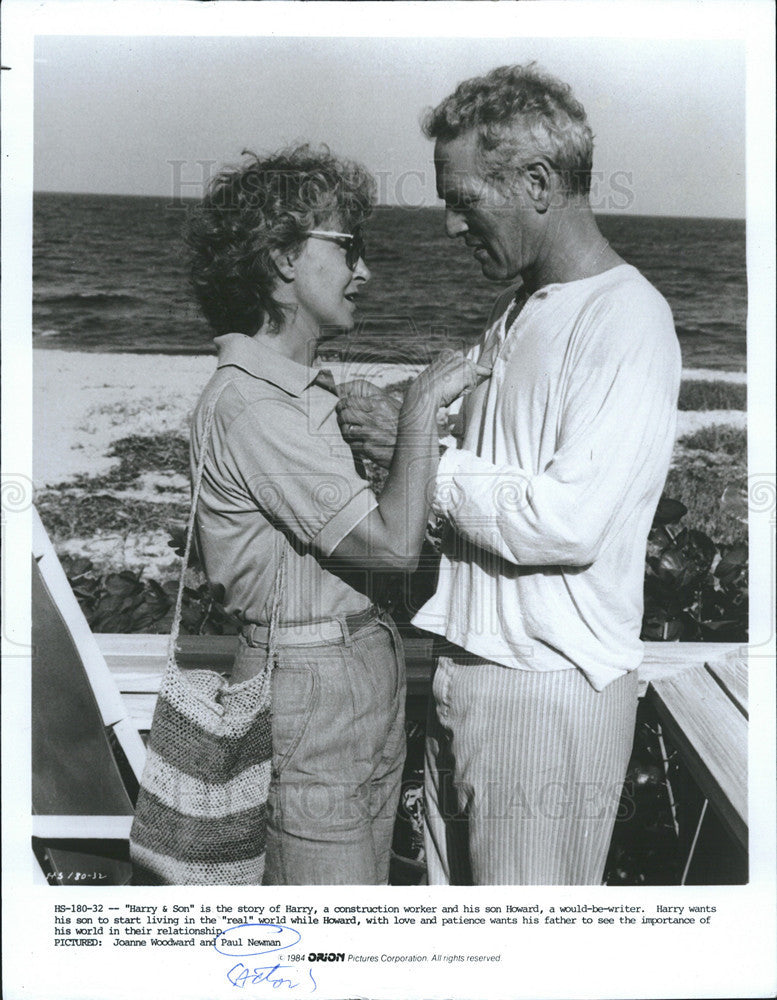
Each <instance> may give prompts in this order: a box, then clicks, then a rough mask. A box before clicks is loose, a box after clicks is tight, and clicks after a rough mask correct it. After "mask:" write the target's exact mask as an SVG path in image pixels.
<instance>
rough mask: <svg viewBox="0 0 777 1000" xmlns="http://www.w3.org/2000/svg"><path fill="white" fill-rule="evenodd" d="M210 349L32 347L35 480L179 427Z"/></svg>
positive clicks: (393, 373)
mask: <svg viewBox="0 0 777 1000" xmlns="http://www.w3.org/2000/svg"><path fill="white" fill-rule="evenodd" d="M214 366H215V358H214V357H212V356H210V355H198V356H182V355H173V356H171V355H161V354H160V355H157V354H94V353H87V352H79V351H49V350H36V351H34V352H33V441H34V450H33V481H34V483H35V486H36V487H37V488H40V487H43V486H52V485H54V484H56V483H60V482H63V481H65V480H67V479H70V478H72V477H73V476H75V475H78V474H86V475H98V474H101V473H103V472H105V471H107V470H108V469H109V468H110V467H111V466H112V465H113V464H115V462H116V459H114V458H108V457H107V455H106V452H107V451H108V449H109V448H110V445H111V443H112V442H113V441H116V440H118V439H119V438H122V437H126V436H127V435H129V434H158V433H161V432H163V431H180V432H184V431H185V430H186V428H187V426H188V418H189V414H190V413H191V411H192V409H193V407H194V405H195V403H196V402H197V398H198V396H199V394H200V392H201V390H202V388H203V386H204V385H205V383H206V382H207V381H208V378H209V377H210V375H211V373H212V372H213V369H214ZM326 367H328V368H329V369H330V370H331V371H332V373H333V375H334V377H335V381H337V382H344V381H347V380H348V379H351V378H366V379H368V380H369V381H371V382H373V383H375V384H376V385H379V386H385V385H389V384H391V383H393V382H401V381H403V380H405V379H407V378H409V377H411V376H412V375H413V374H415V373H416V372H417V371H418V370H419V368H418V366H416V365H381V364H358V363H353V364H341V363H328V364H327V365H326ZM683 379H684V380H688V381H690V380H710V381H725V382H738V383H744V382H745V381H746V375H745V374H744V373H743V372H718V371H713V370H706V369H693V370H687V371H684V372H683ZM745 418H746V415H745V413H744V412H742V411H738V410H706V411H690V412H689V411H685V412H681V413H680V414H679V419H678V428H677V436H678V437H682V436H683V435H686V434H689V433H692V432H693V431H695V430H698V429H699V428H700V427H703V426H708V425H710V424H715V423H725V424H731V425H733V426H737V427H744V426H745V423H746V419H745Z"/></svg>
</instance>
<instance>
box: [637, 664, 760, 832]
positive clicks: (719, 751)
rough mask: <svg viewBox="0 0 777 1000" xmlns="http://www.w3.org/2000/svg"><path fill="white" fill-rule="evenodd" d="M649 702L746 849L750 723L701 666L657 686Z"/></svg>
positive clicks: (719, 812)
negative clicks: (748, 733)
mask: <svg viewBox="0 0 777 1000" xmlns="http://www.w3.org/2000/svg"><path fill="white" fill-rule="evenodd" d="M647 697H648V698H649V700H650V701H651V702H652V704H653V705H654V706H655V709H656V712H657V714H658V717H659V719H660V720H661V723H662V725H663V726H664V728H665V730H666V735H667V736H668V738H669V740H670V741H671V742H672V743H673V744H674V745H675V746H676V747H677V749H678V751H679V753H680V755H681V756H682V758H683V760H684V762H685V764H686V766H687V767H688V770H689V772H690V773H691V775H692V777H693V779H694V781H695V782H696V783H697V785H698V786H699V788H700V790H701V791H702V793H703V794H704V795H705V796H706V798H708V799H709V800H710V803H711V804H712V805H713V807H714V808H715V810H716V812H717V813H718V815H719V816H720V818H721V820H722V821H723V823H724V825H725V826H726V827H727V828H728V830H729V832H730V833H731V834H733V836H734V837H735V838H736V839H737V840H738V841H739V843H740V844H742V846H743V847H745V848H746V847H747V720H746V719H745V717H744V716H743V715H742V713H741V712H740V711H739V710H738V709H737V707H736V706H735V705H734V703H733V702H732V701H731V699H730V698H729V697H728V696H727V694H726V693H725V691H724V690H723V689H722V688H721V687H720V685H719V684H717V683H716V682H715V680H714V679H713V677H712V676H711V674H710V673H709V671H708V670H706V669H705V668H704V667H703V666H701V667H694V668H691V669H689V670H685V671H683V672H682V673H681V674H679V675H677V676H675V677H666V678H663V679H657V680H655V681H653V682H652V683H651V685H650V688H649V690H648V694H647Z"/></svg>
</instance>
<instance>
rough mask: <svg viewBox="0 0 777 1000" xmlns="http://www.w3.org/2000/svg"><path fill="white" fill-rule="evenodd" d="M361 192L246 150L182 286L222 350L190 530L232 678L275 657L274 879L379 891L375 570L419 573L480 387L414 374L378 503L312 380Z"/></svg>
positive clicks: (395, 747) (401, 745)
mask: <svg viewBox="0 0 777 1000" xmlns="http://www.w3.org/2000/svg"><path fill="white" fill-rule="evenodd" d="M373 197H374V181H373V180H372V178H371V177H370V176H369V175H368V174H367V173H366V172H365V171H364V170H363V169H362V168H361V167H359V166H357V165H355V164H353V163H348V162H345V161H342V160H338V159H337V158H335V157H334V156H332V155H331V154H329V153H328V152H326V151H324V152H316V151H314V150H311V149H310V148H308V147H305V146H303V147H300V148H297V149H292V150H290V151H285V152H282V153H279V154H277V155H275V156H271V157H268V158H265V159H260V158H258V157H256V156H254V155H250V156H248V157H247V159H246V161H245V163H244V164H243V166H241V167H240V168H237V169H228V170H224V171H222V172H221V173H220V174H219V175H218V176H217V177H216V178H215V179H214V181H213V182H212V184H211V186H210V189H209V191H208V193H207V195H206V197H205V198H204V200H203V202H202V203H201V205H200V206H199V207H198V208H197V209H196V210H195V211H194V213H193V215H192V217H191V219H190V222H189V225H188V230H187V242H188V245H189V248H190V251H191V258H192V262H191V273H192V279H193V284H194V289H195V292H196V295H197V298H198V300H199V303H200V305H201V307H202V310H203V312H204V313H205V316H206V317H207V319H208V320H209V322H210V324H211V326H212V327H213V329H214V331H215V333H216V334H217V335H218V336H217V337H216V345H217V347H218V368H217V371H216V373H215V374H214V376H213V378H212V379H211V381H210V382H209V383H208V385H207V387H206V388H205V390H204V392H203V395H202V397H201V400H200V403H199V404H198V407H197V410H196V412H195V415H194V422H193V426H192V461H193V463H194V467H196V462H197V459H198V456H199V452H200V448H201V447H202V445H203V430H204V423H205V414H206V412H207V410H208V407H209V404H212V401H213V399H214V398H216V397H217V402H216V406H215V415H214V417H213V426H212V431H211V433H210V434H209V439H208V442H207V445H206V447H207V451H206V461H205V467H204V475H203V478H202V486H201V494H200V502H199V507H198V517H197V526H198V538H199V545H200V551H201V554H202V557H203V561H204V564H205V568H206V571H207V575H208V578H209V580H210V582H211V584H212V585H216V586H221V587H223V589H224V593H225V595H226V596H225V604H226V608H227V610H228V611H230V612H231V613H233V614H235V615H237V616H238V617H239V618H240V620H241V621H242V622H243V623H244V627H243V630H242V636H241V640H240V647H239V652H238V655H237V659H236V662H235V667H234V672H233V674H232V683H239V682H242V681H245V680H248V679H249V678H251V677H253V676H255V675H256V674H257V673H258V672H260V671H262V670H263V669H265V664H266V662H267V658H268V655H267V646H268V640H270V638H271V631H272V635H273V637H274V645H275V644H277V655H276V656H275V657H274V659H275V662H276V666H275V668H274V671H273V675H272V707H273V731H272V735H273V766H272V781H271V789H270V799H269V802H268V828H267V859H266V867H265V877H264V881H265V883H266V884H308V885H309V884H381V883H386V881H387V879H388V866H389V852H390V842H391V833H392V827H393V823H394V815H395V811H396V806H397V800H398V795H399V786H400V778H401V772H402V764H403V760H404V753H405V739H404V699H405V681H404V663H403V659H402V648H401V643H400V640H399V637H398V635H397V632H396V629H395V627H394V624H393V622H392V621H391V619H390V618H389V617H388V615H386V614H385V613H382V612H381V611H379V610H378V609H377V608H376V607H374V606H373V604H372V601H371V599H370V596H369V593H370V574H371V572H372V571H374V570H387V569H388V570H397V569H401V570H408V569H412V568H413V567H414V565H415V564H416V561H417V558H418V554H419V551H420V548H421V543H422V540H423V535H424V528H425V524H426V517H427V508H426V498H425V495H424V493H425V491H424V488H423V487H424V484H425V483H426V482H427V481H428V480H429V479H430V478H431V477H433V475H434V472H435V469H436V467H437V462H438V455H439V448H438V441H437V431H436V413H437V410H438V408H439V406H441V405H445V404H447V403H449V402H450V401H451V400H452V399H454V398H455V397H456V396H458V395H459V394H460V393H461V392H462V391H463V390H464V389H465V388H468V387H470V386H472V385H474V383H475V382H476V381H477V374H476V371H475V368H474V366H473V365H472V364H471V363H470V362H469V361H466V360H465V359H464V358H463V357H461V356H453V355H451V356H447V357H446V358H444V359H442V360H440V361H439V362H436V363H435V364H434V365H432V366H430V368H428V369H426V370H425V371H424V372H422V373H421V375H420V376H419V377H418V378H417V379H416V381H415V382H414V383H413V384H412V385H411V387H410V389H409V390H408V392H407V395H406V397H405V401H404V404H403V407H402V411H401V414H400V418H399V432H398V438H397V447H396V450H395V455H394V459H393V462H392V465H391V469H390V471H389V476H388V480H387V482H386V485H385V488H384V490H383V492H382V494H381V497H380V500H377V499H376V498H375V496H374V495H373V493H372V492H371V491H370V489H369V487H368V485H367V483H366V482H365V480H364V479H363V478H361V477H360V476H359V474H358V473H357V470H356V468H355V466H354V461H353V458H352V456H351V452H350V450H349V448H348V446H347V445H346V444H345V442H344V440H343V438H342V435H341V433H340V430H339V428H338V423H337V416H336V404H337V395H336V392H335V391H334V386H333V384H332V383H331V376H328V373H322V372H320V371H319V370H317V369H314V368H311V367H310V364H311V361H312V359H313V358H314V356H315V348H316V344H317V342H318V341H319V340H320V339H321V338H322V337H323V336H326V335H327V332H331V331H332V330H333V329H337V330H340V329H343V328H345V329H350V328H352V327H353V325H354V311H355V300H356V297H357V296H358V294H359V292H360V290H361V289H362V287H363V286H364V284H365V283H366V282H367V281H368V280H369V278H370V272H369V269H368V268H367V265H366V263H365V261H364V245H363V241H362V236H361V227H362V225H363V223H364V222H365V221H366V219H367V218H368V217H369V215H370V212H371V207H372V202H373ZM327 376H328V377H327ZM271 622H273V623H274V627H273V629H272V630H271V628H270V624H271Z"/></svg>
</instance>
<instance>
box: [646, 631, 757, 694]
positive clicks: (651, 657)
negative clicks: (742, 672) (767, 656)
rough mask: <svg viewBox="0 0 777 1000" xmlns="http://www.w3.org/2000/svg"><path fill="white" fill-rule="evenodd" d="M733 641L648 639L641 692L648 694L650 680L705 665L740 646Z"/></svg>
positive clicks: (736, 649)
mask: <svg viewBox="0 0 777 1000" xmlns="http://www.w3.org/2000/svg"><path fill="white" fill-rule="evenodd" d="M740 648H741V647H740V646H739V644H737V643H733V642H646V643H645V658H644V659H643V661H642V665H641V666H640V668H639V696H640V698H642V697H644V695H645V692H646V690H647V686H648V684H650V683H652V682H653V681H657V680H662V679H663V678H665V677H675V676H677V674H680V673H682V672H683V671H685V670H688V669H690V668H692V667H700V666H703V664H704V663H705V662H708V661H709V660H716V661H717V660H718V659H719V658H721V657H723V656H726V655H727V654H729V653H735V652H738V651H739V650H740Z"/></svg>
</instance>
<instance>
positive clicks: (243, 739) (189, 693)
mask: <svg viewBox="0 0 777 1000" xmlns="http://www.w3.org/2000/svg"><path fill="white" fill-rule="evenodd" d="M217 400H218V395H216V396H215V397H214V398H213V400H212V401H211V403H210V406H209V409H208V411H207V415H206V419H205V429H204V433H203V440H202V447H201V449H200V456H199V461H198V467H197V473H196V476H195V481H194V488H193V494H192V506H191V511H190V513H189V522H188V525H187V530H186V544H185V546H184V555H183V567H182V569H181V578H180V581H179V586H178V596H177V599H176V606H175V613H174V615H173V623H172V629H171V634H170V646H169V652H168V660H167V666H166V669H165V674H164V678H163V680H162V685H161V688H160V691H159V698H158V700H157V703H156V708H155V710H154V717H153V720H152V724H151V731H150V733H149V738H148V755H147V758H146V763H145V767H144V770H143V776H142V778H141V783H140V793H139V795H138V801H137V805H136V809H135V818H134V821H133V824H132V829H131V831H130V857H131V859H132V863H133V884H135V885H259V884H261V881H262V876H263V873H264V858H265V831H266V810H267V796H268V792H269V785H270V767H271V760H272V722H271V716H270V678H271V668H272V665H273V663H274V662H275V645H276V644H275V642H274V637H275V633H276V630H277V623H278V613H279V604H280V596H281V591H282V587H283V583H282V577H283V572H284V562H285V561H284V559H283V558H282V560H281V565H280V568H279V571H278V578H277V579H276V583H275V594H274V598H273V606H272V616H271V621H270V630H269V631H270V635H269V642H268V653H267V664H266V667H265V669H264V670H263V671H262V672H261V673H260V674H257V675H256V676H255V677H252V678H250V679H249V680H247V681H244V682H243V683H241V684H237V685H234V686H230V685H229V684H228V683H227V680H226V679H225V678H224V677H223V676H222V675H221V674H219V673H218V672H217V671H215V670H186V671H184V670H181V668H180V667H179V666H178V664H177V662H176V642H177V639H178V633H179V630H180V624H181V606H182V598H183V589H184V574H185V570H186V566H187V565H188V561H189V552H190V550H191V542H192V535H193V530H194V521H195V515H196V509H197V501H198V498H199V492H200V486H201V483H202V474H203V469H204V464H205V453H206V451H207V446H208V443H209V441H210V432H211V428H212V426H213V415H214V411H215V406H216V402H217Z"/></svg>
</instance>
